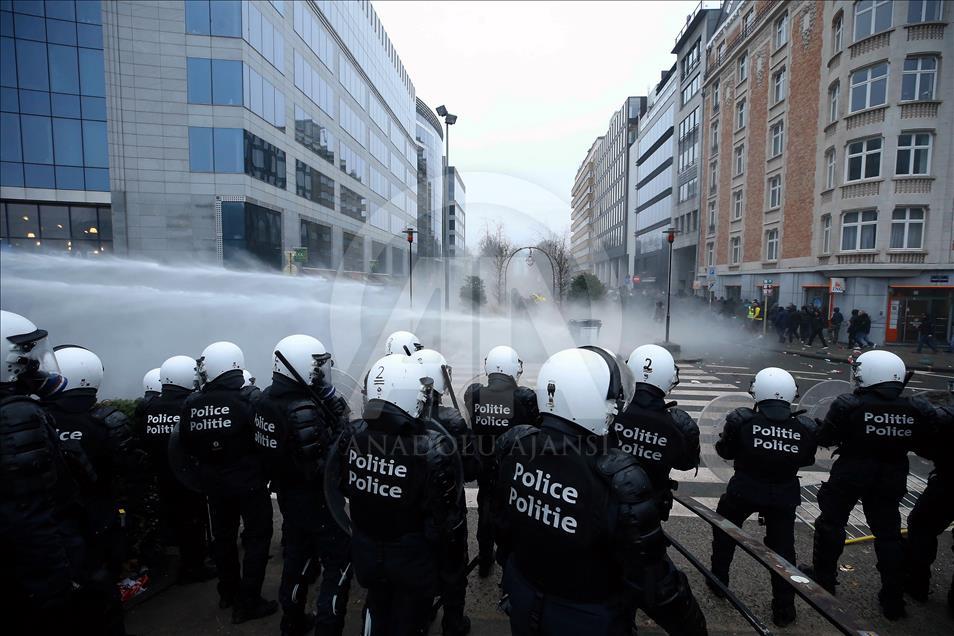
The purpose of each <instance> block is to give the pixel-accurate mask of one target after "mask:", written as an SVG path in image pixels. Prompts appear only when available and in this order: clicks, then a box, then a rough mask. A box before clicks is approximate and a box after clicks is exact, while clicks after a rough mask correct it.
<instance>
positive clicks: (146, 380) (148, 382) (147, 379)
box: [142, 358, 195, 393]
mask: <svg viewBox="0 0 954 636" xmlns="http://www.w3.org/2000/svg"><path fill="white" fill-rule="evenodd" d="M189 359H190V360H192V358H189ZM189 373H190V374H191V375H192V377H195V360H192V366H191V367H190V368H189ZM142 390H143V392H144V393H149V392H150V391H151V392H153V393H161V392H162V379H161V373H160V367H156V368H155V369H149V370H148V371H146V375H144V376H142Z"/></svg>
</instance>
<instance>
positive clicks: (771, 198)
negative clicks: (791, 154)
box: [768, 174, 782, 210]
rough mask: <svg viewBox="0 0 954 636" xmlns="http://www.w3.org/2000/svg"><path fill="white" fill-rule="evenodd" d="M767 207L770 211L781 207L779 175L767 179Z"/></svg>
mask: <svg viewBox="0 0 954 636" xmlns="http://www.w3.org/2000/svg"><path fill="white" fill-rule="evenodd" d="M768 206H769V209H770V210H774V209H776V208H780V207H782V175H780V174H777V175H775V176H773V177H769V180H768Z"/></svg>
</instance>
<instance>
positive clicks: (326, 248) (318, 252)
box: [301, 219, 333, 269]
mask: <svg viewBox="0 0 954 636" xmlns="http://www.w3.org/2000/svg"><path fill="white" fill-rule="evenodd" d="M331 236H332V230H331V228H330V227H329V226H327V225H322V224H321V223H315V222H314V221H306V220H305V219H302V220H301V246H302V247H306V248H308V259H307V260H306V261H305V265H306V266H308V267H317V268H320V269H331V268H332V267H333V265H332V251H331Z"/></svg>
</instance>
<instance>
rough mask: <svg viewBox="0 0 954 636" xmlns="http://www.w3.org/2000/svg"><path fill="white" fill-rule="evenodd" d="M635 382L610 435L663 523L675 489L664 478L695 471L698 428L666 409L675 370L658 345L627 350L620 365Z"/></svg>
mask: <svg viewBox="0 0 954 636" xmlns="http://www.w3.org/2000/svg"><path fill="white" fill-rule="evenodd" d="M626 365H627V366H628V367H629V369H630V371H631V372H632V374H633V377H634V378H635V380H636V386H635V390H634V392H633V399H632V401H630V403H629V406H627V407H626V410H624V411H623V412H621V413H620V414H619V415H617V416H616V419H615V420H614V421H613V429H612V433H613V435H614V436H615V438H616V440H617V443H618V445H619V446H618V447H619V448H620V449H621V450H623V451H624V452H626V453H629V454H630V455H633V456H635V457H636V461H637V462H639V465H640V466H641V467H642V468H643V470H644V471H645V472H646V474H647V475H649V479H650V481H652V483H653V490H654V491H655V492H656V496H657V498H658V499H659V501H660V504H661V506H662V508H663V511H664V512H663V520H664V521H665V520H666V519H668V518H669V511H670V509H672V491H673V490H675V488H676V487H677V486H678V484H677V483H676V482H675V481H672V480H670V479H669V472H670V471H671V470H672V469H674V468H675V469H676V470H692V469H694V468H696V467H697V466H699V427H698V426H697V425H696V423H695V422H694V421H693V419H692V418H691V417H689V414H688V413H686V412H685V411H683V410H682V409H678V408H674V407H675V402H671V403H667V402H666V395H667V394H668V393H669V392H670V391H671V390H672V389H674V388H675V387H676V385H678V384H679V367H677V366H676V361H675V360H673V357H672V354H671V353H669V352H668V351H667V350H666V349H664V348H663V347H660V346H659V345H653V344H649V345H642V346H640V347H636V348H635V349H633V352H632V353H630V354H629V359H628V360H627V361H626Z"/></svg>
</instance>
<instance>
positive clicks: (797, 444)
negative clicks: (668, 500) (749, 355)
mask: <svg viewBox="0 0 954 636" xmlns="http://www.w3.org/2000/svg"><path fill="white" fill-rule="evenodd" d="M816 428H817V427H816V425H815V422H814V420H812V419H811V418H809V417H807V416H805V415H793V414H792V411H791V407H790V406H789V404H788V402H783V401H781V400H766V401H763V402H760V403H759V404H757V405H756V408H755V410H752V409H750V408H740V409H736V410H734V411H732V412H731V413H729V414H728V416H726V420H725V427H724V428H723V430H722V434H721V435H720V436H719V441H718V442H716V445H715V448H716V452H717V453H718V454H719V456H720V457H722V458H723V459H727V460H733V461H734V463H735V475H733V476H732V479H730V480H729V484H728V486H727V487H726V491H725V494H724V495H722V497H720V498H719V505H718V507H717V508H716V512H718V513H719V514H720V515H722V516H723V517H725V518H726V519H728V520H729V521H731V522H732V523H734V524H735V525H737V526H739V527H741V526H742V523H743V522H744V521H745V520H746V519H748V518H749V516H750V515H751V514H752V513H758V515H759V518H760V520H764V524H765V545H766V546H767V547H768V548H769V549H771V550H773V551H775V552H776V553H778V554H779V555H780V556H781V557H783V558H785V559H787V560H788V561H789V563H792V564H794V563H795V509H796V508H797V507H798V506H799V504H800V503H801V490H800V486H799V482H798V470H799V469H800V468H803V467H805V466H811V465H812V464H814V463H815V451H816V450H817V449H818V444H817V442H816ZM734 553H735V543H734V542H733V541H732V540H731V539H730V538H729V537H728V536H727V535H726V534H725V533H724V532H721V531H719V530H716V529H713V533H712V572H713V573H714V574H715V575H716V576H717V577H718V578H719V580H721V581H722V582H723V583H725V584H726V585H728V582H729V566H730V565H731V564H732V556H733V554H734ZM772 599H773V600H772V610H773V614H774V616H775V618H776V622H780V623H789V622H791V621H792V620H794V613H795V591H794V590H793V589H792V588H791V586H789V585H787V584H786V583H785V582H784V581H783V579H782V578H781V577H778V576H774V575H773V576H772Z"/></svg>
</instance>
